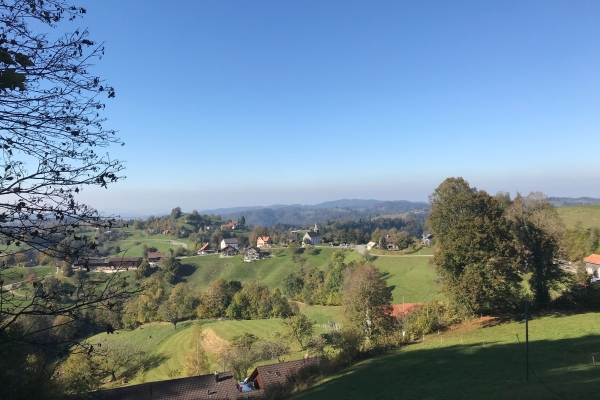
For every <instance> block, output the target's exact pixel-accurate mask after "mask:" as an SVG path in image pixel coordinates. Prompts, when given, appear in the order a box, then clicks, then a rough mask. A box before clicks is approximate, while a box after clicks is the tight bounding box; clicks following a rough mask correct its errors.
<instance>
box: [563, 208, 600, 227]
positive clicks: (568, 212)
mask: <svg viewBox="0 0 600 400" xmlns="http://www.w3.org/2000/svg"><path fill="white" fill-rule="evenodd" d="M556 211H557V212H558V215H560V216H561V218H562V219H563V221H564V222H565V225H566V227H567V228H574V227H575V225H576V224H577V223H578V222H581V224H582V225H583V227H584V228H600V205H589V206H573V207H560V208H557V209H556Z"/></svg>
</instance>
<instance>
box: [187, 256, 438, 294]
mask: <svg viewBox="0 0 600 400" xmlns="http://www.w3.org/2000/svg"><path fill="white" fill-rule="evenodd" d="M318 251H319V252H318V254H316V255H312V256H311V255H303V257H305V258H306V259H307V262H308V263H309V264H310V265H312V266H314V267H317V268H325V267H326V266H327V260H328V259H329V257H330V256H331V253H332V252H333V251H334V249H332V248H328V247H323V248H319V249H318ZM360 257H361V256H360V254H358V253H357V252H356V251H352V252H349V253H348V254H347V256H346V262H350V261H353V260H358V259H360ZM429 259H430V258H429V257H414V256H413V257H410V256H409V257H378V258H377V259H376V260H375V261H374V262H373V264H374V265H375V266H376V267H378V268H379V269H380V270H381V271H382V272H384V273H386V279H387V282H388V285H389V286H391V287H392V295H393V296H394V300H393V301H394V302H396V303H401V302H402V299H403V298H404V301H406V302H420V301H425V299H426V298H427V296H428V297H429V299H438V300H443V299H444V296H443V295H442V294H441V293H440V289H439V285H438V283H437V280H436V279H437V276H436V272H435V270H434V269H433V267H431V266H430V265H429ZM182 263H183V264H184V267H183V273H182V276H183V278H182V279H183V281H185V282H188V283H191V284H193V285H194V286H196V287H198V288H200V289H204V288H206V287H207V286H208V285H209V284H210V282H212V281H214V280H215V279H217V278H225V279H227V280H239V281H241V282H242V283H244V282H248V281H251V280H257V281H260V282H264V283H265V284H266V285H267V286H269V287H270V288H271V289H274V288H276V287H279V288H281V284H282V282H283V279H284V278H285V277H286V276H287V275H288V274H290V273H291V272H293V271H294V270H296V269H297V268H298V266H297V265H296V264H294V263H293V262H292V253H291V251H290V250H285V251H284V252H283V253H282V254H281V255H280V256H278V257H272V258H268V259H264V260H259V261H256V262H253V263H245V262H244V261H243V257H242V256H241V255H240V256H236V257H231V258H219V256H218V255H211V256H201V257H190V258H184V259H182Z"/></svg>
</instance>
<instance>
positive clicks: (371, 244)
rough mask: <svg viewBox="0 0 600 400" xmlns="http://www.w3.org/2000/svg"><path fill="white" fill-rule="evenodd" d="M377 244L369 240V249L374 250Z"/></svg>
mask: <svg viewBox="0 0 600 400" xmlns="http://www.w3.org/2000/svg"><path fill="white" fill-rule="evenodd" d="M375 246H377V243H375V242H369V243H367V250H373V249H374V248H375Z"/></svg>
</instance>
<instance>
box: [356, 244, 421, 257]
mask: <svg viewBox="0 0 600 400" xmlns="http://www.w3.org/2000/svg"><path fill="white" fill-rule="evenodd" d="M355 248H356V251H358V252H359V254H365V251H366V250H367V247H366V246H365V245H364V244H358V245H356V246H355ZM373 256H375V257H398V258H405V257H433V254H403V255H392V254H373Z"/></svg>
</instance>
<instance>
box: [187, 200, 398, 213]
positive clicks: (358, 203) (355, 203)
mask: <svg viewBox="0 0 600 400" xmlns="http://www.w3.org/2000/svg"><path fill="white" fill-rule="evenodd" d="M400 201H404V200H400ZM380 203H385V201H384V200H372V199H371V200H361V199H341V200H331V201H325V202H323V203H319V204H273V205H270V206H243V207H229V208H216V209H213V210H202V211H199V213H200V214H209V215H210V214H214V215H217V214H231V213H236V212H240V211H247V210H259V209H263V208H288V207H298V208H304V209H307V210H313V209H314V210H317V209H321V208H334V207H367V206H374V205H376V204H380Z"/></svg>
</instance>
